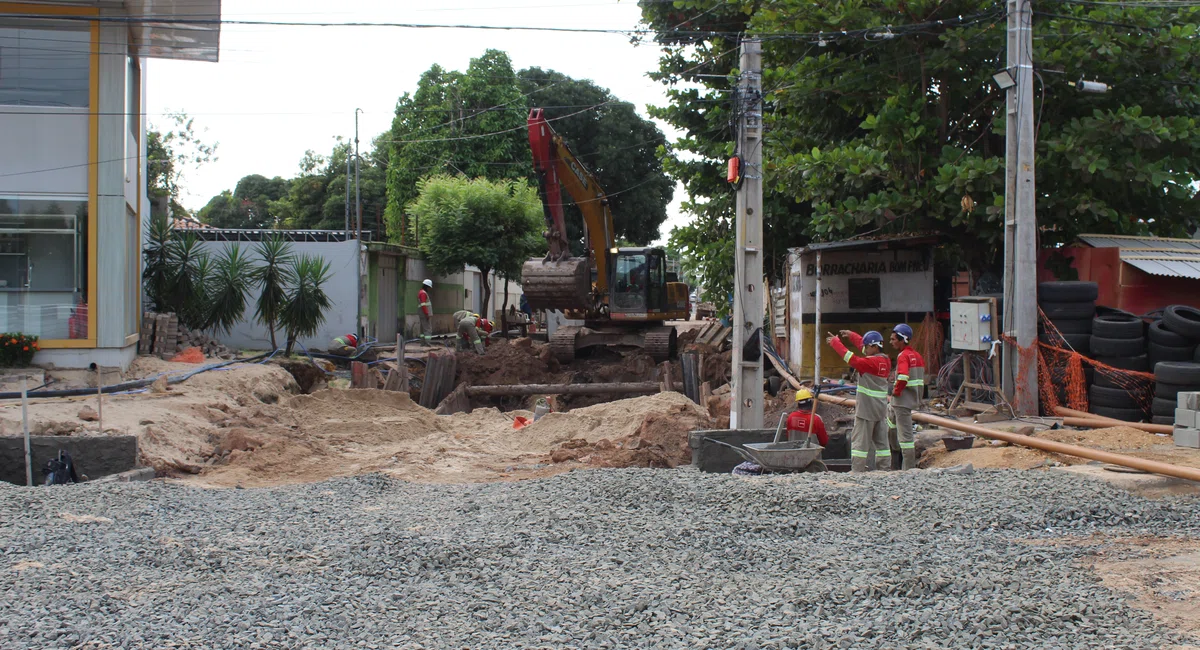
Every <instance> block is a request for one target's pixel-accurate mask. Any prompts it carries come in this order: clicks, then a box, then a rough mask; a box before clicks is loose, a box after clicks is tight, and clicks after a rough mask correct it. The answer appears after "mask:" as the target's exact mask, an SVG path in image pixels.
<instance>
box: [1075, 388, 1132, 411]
mask: <svg viewBox="0 0 1200 650" xmlns="http://www.w3.org/2000/svg"><path fill="white" fill-rule="evenodd" d="M1088 401H1089V402H1091V403H1092V404H1103V405H1104V406H1108V407H1112V408H1121V409H1139V410H1140V409H1141V405H1139V404H1138V401H1137V400H1136V399H1135V398H1134V397H1133V395H1130V394H1129V391H1126V390H1125V389H1123V388H1107V387H1105V386H1095V385H1093V386H1092V387H1091V389H1089V390H1088Z"/></svg>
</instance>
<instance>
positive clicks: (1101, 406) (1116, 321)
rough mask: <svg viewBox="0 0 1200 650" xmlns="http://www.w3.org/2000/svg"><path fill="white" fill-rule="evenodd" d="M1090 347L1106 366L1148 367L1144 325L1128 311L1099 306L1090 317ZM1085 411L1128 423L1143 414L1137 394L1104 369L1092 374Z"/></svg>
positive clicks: (1136, 368) (1141, 370) (1127, 368)
mask: <svg viewBox="0 0 1200 650" xmlns="http://www.w3.org/2000/svg"><path fill="white" fill-rule="evenodd" d="M1091 350H1092V354H1091V355H1090V356H1091V358H1093V359H1095V360H1096V361H1099V362H1100V363H1103V364H1104V365H1106V366H1112V367H1114V368H1120V369H1122V370H1135V371H1137V372H1147V371H1149V370H1150V361H1149V358H1148V357H1147V355H1146V337H1145V325H1144V324H1143V323H1142V319H1141V318H1139V317H1137V316H1135V315H1133V314H1130V313H1128V312H1124V311H1120V310H1116V309H1108V308H1102V309H1101V311H1100V313H1099V314H1097V315H1096V317H1095V319H1093V320H1092V340H1091ZM1088 412H1089V413H1095V414H1096V415H1101V416H1104V417H1109V418H1116V419H1118V420H1125V421H1127V422H1139V421H1141V420H1143V419H1145V417H1146V412H1145V410H1144V409H1143V408H1142V405H1141V403H1139V402H1138V399H1137V397H1136V396H1135V395H1133V394H1131V393H1130V392H1129V391H1128V390H1126V388H1125V387H1123V386H1120V385H1118V384H1116V383H1114V382H1113V381H1112V379H1110V378H1109V377H1108V376H1107V375H1106V374H1105V373H1103V372H1100V373H1095V375H1094V382H1093V383H1092V386H1091V387H1090V388H1089V389H1088ZM1172 413H1174V411H1172Z"/></svg>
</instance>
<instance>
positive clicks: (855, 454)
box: [850, 449, 867, 458]
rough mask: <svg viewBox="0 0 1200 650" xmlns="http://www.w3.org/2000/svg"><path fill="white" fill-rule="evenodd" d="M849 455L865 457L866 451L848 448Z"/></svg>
mask: <svg viewBox="0 0 1200 650" xmlns="http://www.w3.org/2000/svg"><path fill="white" fill-rule="evenodd" d="M850 455H851V456H852V457H854V458H866V457H867V452H865V451H859V450H857V449H851V450H850Z"/></svg>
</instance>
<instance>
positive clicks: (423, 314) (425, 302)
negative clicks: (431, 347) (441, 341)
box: [417, 278, 433, 343]
mask: <svg viewBox="0 0 1200 650" xmlns="http://www.w3.org/2000/svg"><path fill="white" fill-rule="evenodd" d="M421 285H422V286H421V290H420V291H418V292H417V302H418V303H420V309H419V310H418V311H417V315H418V316H419V317H420V318H421V341H422V342H423V343H431V342H432V341H433V302H432V301H430V300H429V292H430V291H433V280H430V279H429V278H425V281H424V282H422V283H421Z"/></svg>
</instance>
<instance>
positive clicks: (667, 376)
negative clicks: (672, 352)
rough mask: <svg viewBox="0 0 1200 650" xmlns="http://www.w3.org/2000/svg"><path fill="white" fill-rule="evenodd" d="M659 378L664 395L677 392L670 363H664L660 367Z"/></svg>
mask: <svg viewBox="0 0 1200 650" xmlns="http://www.w3.org/2000/svg"><path fill="white" fill-rule="evenodd" d="M658 376H659V378H660V379H661V380H662V390H663V392H664V393H670V392H672V391H674V390H675V384H674V382H672V381H671V362H670V361H664V362H662V363H660V364H659V365H658Z"/></svg>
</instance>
